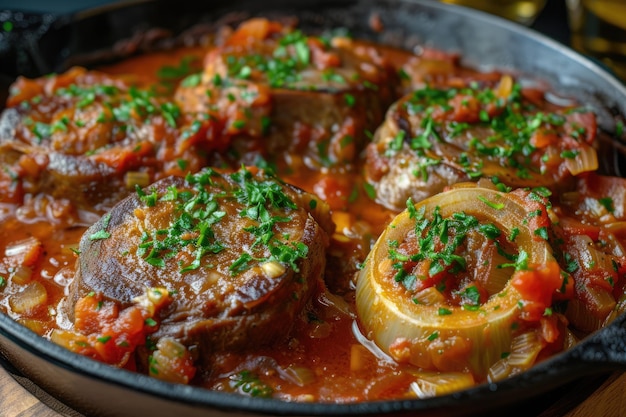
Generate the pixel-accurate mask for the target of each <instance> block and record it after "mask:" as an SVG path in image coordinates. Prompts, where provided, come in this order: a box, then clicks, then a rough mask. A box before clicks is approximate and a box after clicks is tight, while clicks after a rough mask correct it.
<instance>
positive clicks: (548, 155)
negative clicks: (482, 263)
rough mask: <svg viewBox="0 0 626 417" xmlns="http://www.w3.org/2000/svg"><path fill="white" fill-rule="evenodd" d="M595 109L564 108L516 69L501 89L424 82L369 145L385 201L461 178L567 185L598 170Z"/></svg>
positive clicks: (426, 192) (398, 205)
mask: <svg viewBox="0 0 626 417" xmlns="http://www.w3.org/2000/svg"><path fill="white" fill-rule="evenodd" d="M595 136H596V121H595V116H594V115H593V113H591V112H588V111H586V110H584V109H578V108H572V107H567V108H566V107H557V106H556V105H553V104H550V103H548V102H547V101H545V99H544V97H543V93H542V92H539V91H537V90H522V89H521V88H520V86H519V85H518V84H515V83H514V82H513V80H512V78H511V77H510V76H508V75H505V76H503V77H502V80H501V82H500V83H499V85H498V86H496V87H495V88H489V87H481V86H480V85H478V84H474V85H472V86H470V87H467V88H459V89H457V88H431V87H428V86H426V87H424V88H421V89H419V90H416V91H414V92H413V93H412V94H409V95H406V96H405V97H403V98H402V99H400V100H399V101H398V102H396V103H394V104H393V105H392V106H391V108H390V109H389V111H388V113H387V118H386V120H385V122H384V123H383V124H382V125H381V126H380V128H379V129H378V130H377V131H376V134H375V139H374V142H372V143H371V144H370V145H368V148H367V150H366V177H367V180H368V181H369V182H370V183H371V184H372V185H373V186H374V187H375V189H376V194H377V200H378V202H379V203H381V204H383V205H384V206H386V207H388V208H390V209H392V210H397V211H400V210H402V209H403V208H405V207H406V201H407V199H408V198H409V197H411V198H412V199H413V200H414V201H420V200H423V199H424V198H426V197H429V196H432V195H434V194H437V193H439V192H441V191H443V189H444V188H445V187H446V186H449V185H452V184H454V183H457V182H461V181H468V180H478V179H479V178H482V177H486V178H491V179H492V180H493V182H494V183H495V184H501V185H500V186H502V184H503V185H504V186H509V187H548V188H550V189H553V190H554V189H564V188H566V187H567V186H568V185H569V184H570V183H571V180H572V179H573V176H575V175H577V174H579V173H581V172H587V171H592V170H595V169H597V165H598V163H597V156H596V151H595V148H594V141H595Z"/></svg>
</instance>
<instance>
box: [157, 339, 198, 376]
mask: <svg viewBox="0 0 626 417" xmlns="http://www.w3.org/2000/svg"><path fill="white" fill-rule="evenodd" d="M190 362H191V360H190V354H189V352H188V351H187V348H186V347H185V346H184V345H183V344H181V343H180V342H178V341H176V340H174V339H172V338H170V337H163V338H162V339H160V340H159V342H158V343H157V350H155V351H154V352H153V354H152V356H151V358H150V376H152V377H154V378H157V379H160V380H161V381H167V382H175V383H179V384H188V383H189V380H190V379H191V377H193V373H194V372H195V369H193V368H192V367H191V366H190Z"/></svg>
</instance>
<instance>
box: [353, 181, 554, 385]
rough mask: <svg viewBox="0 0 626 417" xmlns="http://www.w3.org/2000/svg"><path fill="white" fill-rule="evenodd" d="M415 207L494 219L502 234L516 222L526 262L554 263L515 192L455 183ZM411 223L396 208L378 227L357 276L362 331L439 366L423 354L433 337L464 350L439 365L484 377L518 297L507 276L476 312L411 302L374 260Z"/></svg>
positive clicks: (503, 342) (405, 356)
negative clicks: (454, 360)
mask: <svg viewBox="0 0 626 417" xmlns="http://www.w3.org/2000/svg"><path fill="white" fill-rule="evenodd" d="M485 201H489V202H492V203H496V204H486V203H485ZM500 206H501V208H500ZM415 207H416V209H418V210H420V209H421V208H424V209H425V214H426V216H427V217H428V216H429V215H430V214H431V213H432V212H433V211H434V210H435V208H436V207H439V209H440V215H441V216H442V217H443V218H447V217H450V216H452V215H453V214H454V213H458V212H464V213H466V214H468V215H473V216H475V217H477V218H478V219H479V221H488V222H490V223H493V224H495V225H496V226H497V227H498V228H499V229H500V230H502V232H503V233H504V234H505V235H507V236H508V235H510V234H511V233H512V231H513V230H514V229H516V230H519V234H518V235H517V238H516V240H515V243H516V244H517V245H518V247H519V248H520V250H521V249H523V250H524V251H525V252H526V253H527V254H528V262H529V264H531V265H545V264H546V263H548V262H555V261H554V258H553V256H552V254H551V250H550V248H549V246H548V244H547V243H546V242H545V241H543V240H536V239H534V231H533V230H531V228H530V226H528V222H527V217H528V211H527V209H526V208H525V207H524V206H523V203H522V202H521V199H519V197H517V196H515V197H513V196H509V195H507V194H505V193H501V192H498V191H494V190H490V189H484V188H477V187H473V188H472V187H467V188H465V187H461V188H455V189H452V190H450V191H447V192H444V193H441V194H438V195H435V196H433V197H431V198H429V199H426V200H423V201H421V202H420V203H418V204H416V205H415ZM414 226H415V221H414V220H412V219H411V218H410V216H409V213H408V211H404V212H402V213H400V214H399V215H398V216H397V217H396V218H395V219H394V220H393V221H392V222H391V224H390V225H389V226H388V227H387V228H386V229H385V231H384V232H383V233H382V235H381V236H380V238H379V239H378V241H377V242H376V244H375V245H374V247H373V249H372V251H371V252H370V255H369V256H368V259H367V261H366V263H365V266H364V268H363V269H362V270H361V272H360V274H359V276H358V282H357V289H356V306H357V313H358V317H359V319H360V321H361V323H362V326H363V328H364V330H365V334H366V335H368V337H369V338H371V339H372V340H373V341H374V342H375V343H376V344H377V345H378V346H379V347H380V348H381V349H382V350H383V351H384V352H385V353H386V354H388V355H390V356H392V357H393V358H394V359H395V360H397V361H399V362H409V363H412V364H414V365H416V366H424V365H426V366H430V368H429V369H438V368H436V366H435V365H434V364H433V361H432V360H431V361H430V362H429V361H428V360H427V358H428V355H433V354H437V353H438V352H439V351H437V350H436V351H434V352H433V351H432V349H431V350H430V351H429V346H431V345H432V343H431V342H432V341H433V340H437V342H436V343H438V344H439V346H442V348H444V349H447V348H450V349H459V350H458V351H457V353H458V354H459V355H458V356H465V357H464V358H461V360H458V363H457V364H450V363H448V364H446V368H447V369H441V370H445V371H450V370H455V369H450V367H451V366H452V367H454V366H456V367H458V368H459V369H458V370H463V369H464V367H465V368H467V369H469V370H470V371H471V372H472V373H473V374H474V375H480V376H486V375H487V372H488V370H489V367H490V366H491V365H493V364H494V363H495V362H497V361H498V360H499V359H500V357H501V355H502V354H503V353H504V352H508V351H509V350H510V344H511V337H512V336H511V327H512V324H513V323H514V322H515V321H516V320H518V318H519V315H520V309H519V308H518V301H519V300H520V299H521V296H520V294H519V292H518V291H517V290H516V288H515V287H514V286H513V285H512V284H511V282H512V280H509V282H507V284H506V286H505V287H504V289H503V290H502V291H500V292H498V293H497V294H494V295H492V296H491V297H490V298H489V300H488V301H487V302H486V303H485V304H483V305H482V306H481V308H480V309H479V310H478V311H469V310H466V309H463V308H460V307H457V306H449V307H448V310H449V311H450V314H445V315H440V314H438V307H437V306H433V305H422V304H417V303H415V302H414V301H413V300H412V299H411V298H410V297H409V296H407V294H406V292H405V291H404V290H403V289H402V288H400V287H399V286H398V284H397V283H395V282H389V281H393V280H389V279H388V278H387V280H386V279H385V278H383V277H384V276H387V277H388V276H389V274H381V273H380V265H381V264H382V263H383V262H384V260H385V259H387V258H388V254H389V249H390V242H402V241H404V239H405V237H406V235H407V233H408V232H409V231H410V230H412V229H413V228H414ZM453 342H454V343H453ZM446 343H447V344H448V345H446ZM458 343H461V344H462V345H463V347H462V348H461V347H459V344H458ZM464 350H466V351H464ZM425 358H426V359H425Z"/></svg>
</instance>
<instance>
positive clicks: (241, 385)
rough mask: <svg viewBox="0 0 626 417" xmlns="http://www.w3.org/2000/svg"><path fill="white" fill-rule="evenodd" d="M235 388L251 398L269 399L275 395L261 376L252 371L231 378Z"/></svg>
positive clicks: (242, 372)
mask: <svg viewBox="0 0 626 417" xmlns="http://www.w3.org/2000/svg"><path fill="white" fill-rule="evenodd" d="M230 378H231V381H232V383H233V387H234V388H238V389H239V390H240V391H241V392H242V393H244V394H248V395H250V396H251V397H261V398H268V397H271V396H272V394H273V393H274V390H273V389H272V387H270V386H269V385H267V384H266V383H264V382H262V381H261V380H260V379H259V376H258V375H256V374H254V373H252V372H250V371H247V370H245V371H241V372H239V373H238V374H236V375H233V376H231V377H230Z"/></svg>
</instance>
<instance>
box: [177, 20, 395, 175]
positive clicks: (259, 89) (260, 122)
mask: <svg viewBox="0 0 626 417" xmlns="http://www.w3.org/2000/svg"><path fill="white" fill-rule="evenodd" d="M397 81H398V80H397V75H396V72H395V71H394V70H393V69H392V67H391V66H390V65H387V64H386V62H385V60H384V59H383V58H382V57H381V56H380V54H379V53H378V52H377V51H376V49H375V48H374V47H373V46H371V45H368V44H365V43H360V42H357V41H353V40H351V39H348V38H339V37H336V38H332V39H322V38H318V37H308V36H305V35H304V34H303V33H302V32H300V31H299V30H294V29H292V28H290V27H286V26H283V25H281V24H279V23H276V22H271V21H268V20H266V19H252V20H249V21H247V22H245V23H243V24H242V25H241V26H240V27H239V28H238V29H237V30H236V31H235V32H234V33H232V34H231V36H230V37H228V38H227V39H226V40H225V41H224V44H223V45H221V46H220V47H217V48H215V49H214V50H212V51H211V52H209V53H208V55H207V56H206V58H205V69H204V72H203V73H202V74H201V76H198V77H196V78H188V79H187V80H186V82H183V83H181V86H180V87H179V89H178V91H177V93H176V100H177V102H179V103H180V106H181V108H182V110H183V111H185V112H197V113H200V114H206V113H208V114H209V115H210V118H208V119H209V120H208V121H207V122H206V123H207V124H210V125H211V127H210V128H209V129H207V132H208V133H209V134H208V135H207V139H208V140H212V138H214V137H223V138H228V139H226V140H232V148H231V154H230V160H229V161H230V163H231V164H234V165H238V164H240V163H241V162H245V163H251V162H252V161H253V159H252V158H254V157H258V156H262V157H263V158H265V159H268V160H270V161H272V162H277V163H278V165H279V167H282V166H284V165H289V167H290V168H292V169H293V167H294V166H298V165H304V166H307V167H309V168H311V169H313V170H319V169H321V168H324V167H326V168H328V167H331V168H332V167H337V166H340V167H345V166H348V167H349V166H350V164H352V163H353V162H355V161H356V159H357V157H358V155H359V153H360V152H361V151H362V150H363V148H364V146H365V144H366V141H367V136H366V131H373V130H374V129H375V128H376V126H378V125H379V124H380V122H381V121H382V120H383V118H384V113H385V111H386V109H387V108H388V106H389V105H390V104H391V103H392V101H393V100H394V96H395V93H394V89H395V87H396V86H397ZM211 135H212V136H211ZM216 156H217V155H216ZM246 158H247V159H246ZM227 162H228V161H227ZM281 162H282V164H281Z"/></svg>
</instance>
